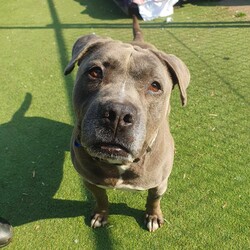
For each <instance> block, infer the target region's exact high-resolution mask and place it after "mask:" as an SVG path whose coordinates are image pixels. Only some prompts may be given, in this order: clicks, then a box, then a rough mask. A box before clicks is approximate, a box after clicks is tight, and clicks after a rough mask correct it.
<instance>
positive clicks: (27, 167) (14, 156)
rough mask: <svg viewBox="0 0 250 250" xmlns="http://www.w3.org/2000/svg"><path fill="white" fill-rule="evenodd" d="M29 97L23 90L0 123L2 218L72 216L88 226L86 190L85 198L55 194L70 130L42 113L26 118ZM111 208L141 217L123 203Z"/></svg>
mask: <svg viewBox="0 0 250 250" xmlns="http://www.w3.org/2000/svg"><path fill="white" fill-rule="evenodd" d="M31 101H32V96H31V94H26V97H25V99H24V101H23V103H22V104H21V106H20V108H19V109H18V110H17V111H16V113H15V114H14V115H13V117H12V119H11V121H10V122H8V123H5V124H2V125H1V126H0V152H1V154H0V216H1V217H4V218H6V219H8V220H10V222H11V223H12V225H13V226H18V225H22V224H25V223H28V222H33V221H37V220H40V219H47V218H66V217H76V216H83V217H85V221H86V224H87V225H90V215H91V210H92V207H93V206H94V202H93V199H92V196H91V195H90V194H89V192H87V191H85V193H86V197H87V198H86V201H78V200H61V199H55V198H53V197H54V195H55V194H56V192H57V191H58V188H59V186H60V184H61V181H62V177H63V163H64V159H65V151H69V141H70V136H71V132H72V129H73V128H72V126H70V125H68V124H65V123H61V122H57V121H53V120H50V119H45V118H42V117H26V116H25V113H26V111H27V110H28V109H29V107H30V104H31ZM72 167H73V166H72ZM110 211H111V214H124V215H127V216H132V217H135V218H136V220H137V218H138V219H139V217H141V216H140V215H142V211H140V210H137V209H133V208H128V207H127V206H126V205H124V204H111V206H110ZM137 222H138V223H139V224H140V225H141V223H140V221H137Z"/></svg>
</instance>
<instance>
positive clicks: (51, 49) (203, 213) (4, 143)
mask: <svg viewBox="0 0 250 250" xmlns="http://www.w3.org/2000/svg"><path fill="white" fill-rule="evenodd" d="M190 2H191V3H187V2H185V4H184V6H183V7H181V8H177V9H175V12H174V15H173V19H174V21H173V22H172V23H166V22H165V19H164V18H161V19H157V20H154V21H152V22H141V27H142V29H143V31H144V36H145V39H146V40H147V41H148V42H151V43H153V44H154V45H155V46H156V47H157V48H159V49H161V50H163V51H165V52H166V53H171V54H175V55H177V56H178V57H180V58H181V59H182V60H183V61H184V62H185V63H186V64H187V65H188V67H189V69H190V72H191V83H190V87H189V89H188V105H187V107H185V108H182V107H181V104H180V100H179V93H178V90H177V89H175V90H174V92H173V96H172V100H171V105H172V109H171V116H170V123H171V130H172V133H173V136H174V138H175V146H176V156H175V163H174V168H173V171H172V174H171V177H170V181H169V187H168V191H167V193H166V194H165V196H164V198H163V200H162V210H163V212H164V215H165V225H164V226H163V228H161V229H160V230H158V231H156V232H155V233H149V232H148V231H147V230H146V228H145V226H144V224H143V211H144V203H145V199H146V193H145V192H138V193H137V192H132V193H130V192H125V191H113V190H110V191H109V197H110V202H111V207H110V219H109V224H108V225H107V226H106V227H104V228H100V229H97V230H93V229H91V228H90V227H89V216H90V214H91V208H92V207H93V205H94V202H93V200H92V199H91V196H90V195H89V194H88V192H86V191H85V189H84V188H83V187H82V184H81V180H80V178H79V177H78V175H77V173H76V172H75V170H74V169H73V167H72V164H71V160H70V155H69V140H70V134H71V131H72V127H73V121H74V116H73V112H72V105H71V93H72V87H73V79H74V75H75V72H74V73H73V74H71V75H69V76H67V77H64V76H63V69H64V67H65V66H66V65H67V63H68V61H69V59H70V55H71V47H72V44H73V43H74V41H75V40H76V38H77V37H79V36H81V35H84V34H89V33H96V34H98V35H101V36H110V37H112V38H114V39H118V40H122V41H130V40H131V38H132V32H131V20H130V19H129V18H128V17H126V16H125V15H124V14H123V13H122V12H121V11H120V9H119V8H118V7H117V6H116V5H115V4H114V3H113V1H111V0H106V1H105V3H104V1H101V0H95V1H94V0H92V1H86V0H85V1H84V0H82V1H69V0H67V1H66V0H44V1H32V0H23V1H22V3H20V2H19V1H17V0H11V1H2V2H1V8H0V16H1V18H0V32H1V36H0V44H1V49H0V51H1V60H0V68H1V74H0V86H1V91H0V104H1V109H0V152H1V153H0V216H2V217H4V218H6V219H8V220H9V221H10V222H11V223H12V225H13V226H14V238H13V242H12V243H11V244H10V245H9V246H8V247H7V248H6V249H105V250H106V249H237V250H238V249H249V248H250V241H249V232H250V223H249V221H250V216H249V197H250V182H249V176H250V170H249V160H250V159H249V97H250V93H249V79H250V70H249V69H250V57H249V55H250V46H249V38H250V22H249V20H248V17H247V16H246V15H235V13H232V12H230V11H229V10H228V9H227V8H226V7H223V6H219V5H218V1H190ZM246 2H249V1H246ZM249 5H250V3H249Z"/></svg>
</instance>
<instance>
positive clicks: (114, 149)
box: [88, 143, 133, 164]
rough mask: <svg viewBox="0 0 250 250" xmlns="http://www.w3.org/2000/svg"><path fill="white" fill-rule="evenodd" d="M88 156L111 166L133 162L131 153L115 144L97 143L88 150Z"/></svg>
mask: <svg viewBox="0 0 250 250" xmlns="http://www.w3.org/2000/svg"><path fill="white" fill-rule="evenodd" d="M88 151H89V154H90V155H91V156H92V157H93V159H95V160H99V161H105V162H109V163H112V164H120V163H122V164H123V163H128V162H133V157H132V153H131V151H130V150H129V149H128V148H127V147H125V146H123V145H121V144H117V143H97V144H94V145H93V146H91V147H90V148H88Z"/></svg>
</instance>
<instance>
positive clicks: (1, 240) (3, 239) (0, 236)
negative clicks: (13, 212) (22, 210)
mask: <svg viewBox="0 0 250 250" xmlns="http://www.w3.org/2000/svg"><path fill="white" fill-rule="evenodd" d="M12 237H13V229H12V226H11V225H10V223H9V222H8V221H7V220H5V219H3V218H1V217H0V247H4V246H6V245H8V244H9V243H10V241H11V240H12Z"/></svg>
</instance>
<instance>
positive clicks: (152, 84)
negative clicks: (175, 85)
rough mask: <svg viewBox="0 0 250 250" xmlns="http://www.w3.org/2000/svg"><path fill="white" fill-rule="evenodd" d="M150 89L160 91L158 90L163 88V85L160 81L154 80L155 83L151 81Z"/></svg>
mask: <svg viewBox="0 0 250 250" xmlns="http://www.w3.org/2000/svg"><path fill="white" fill-rule="evenodd" d="M148 90H149V91H151V92H154V93H156V92H158V91H160V90H161V85H160V83H158V82H153V83H151V85H150V86H149V87H148Z"/></svg>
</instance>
